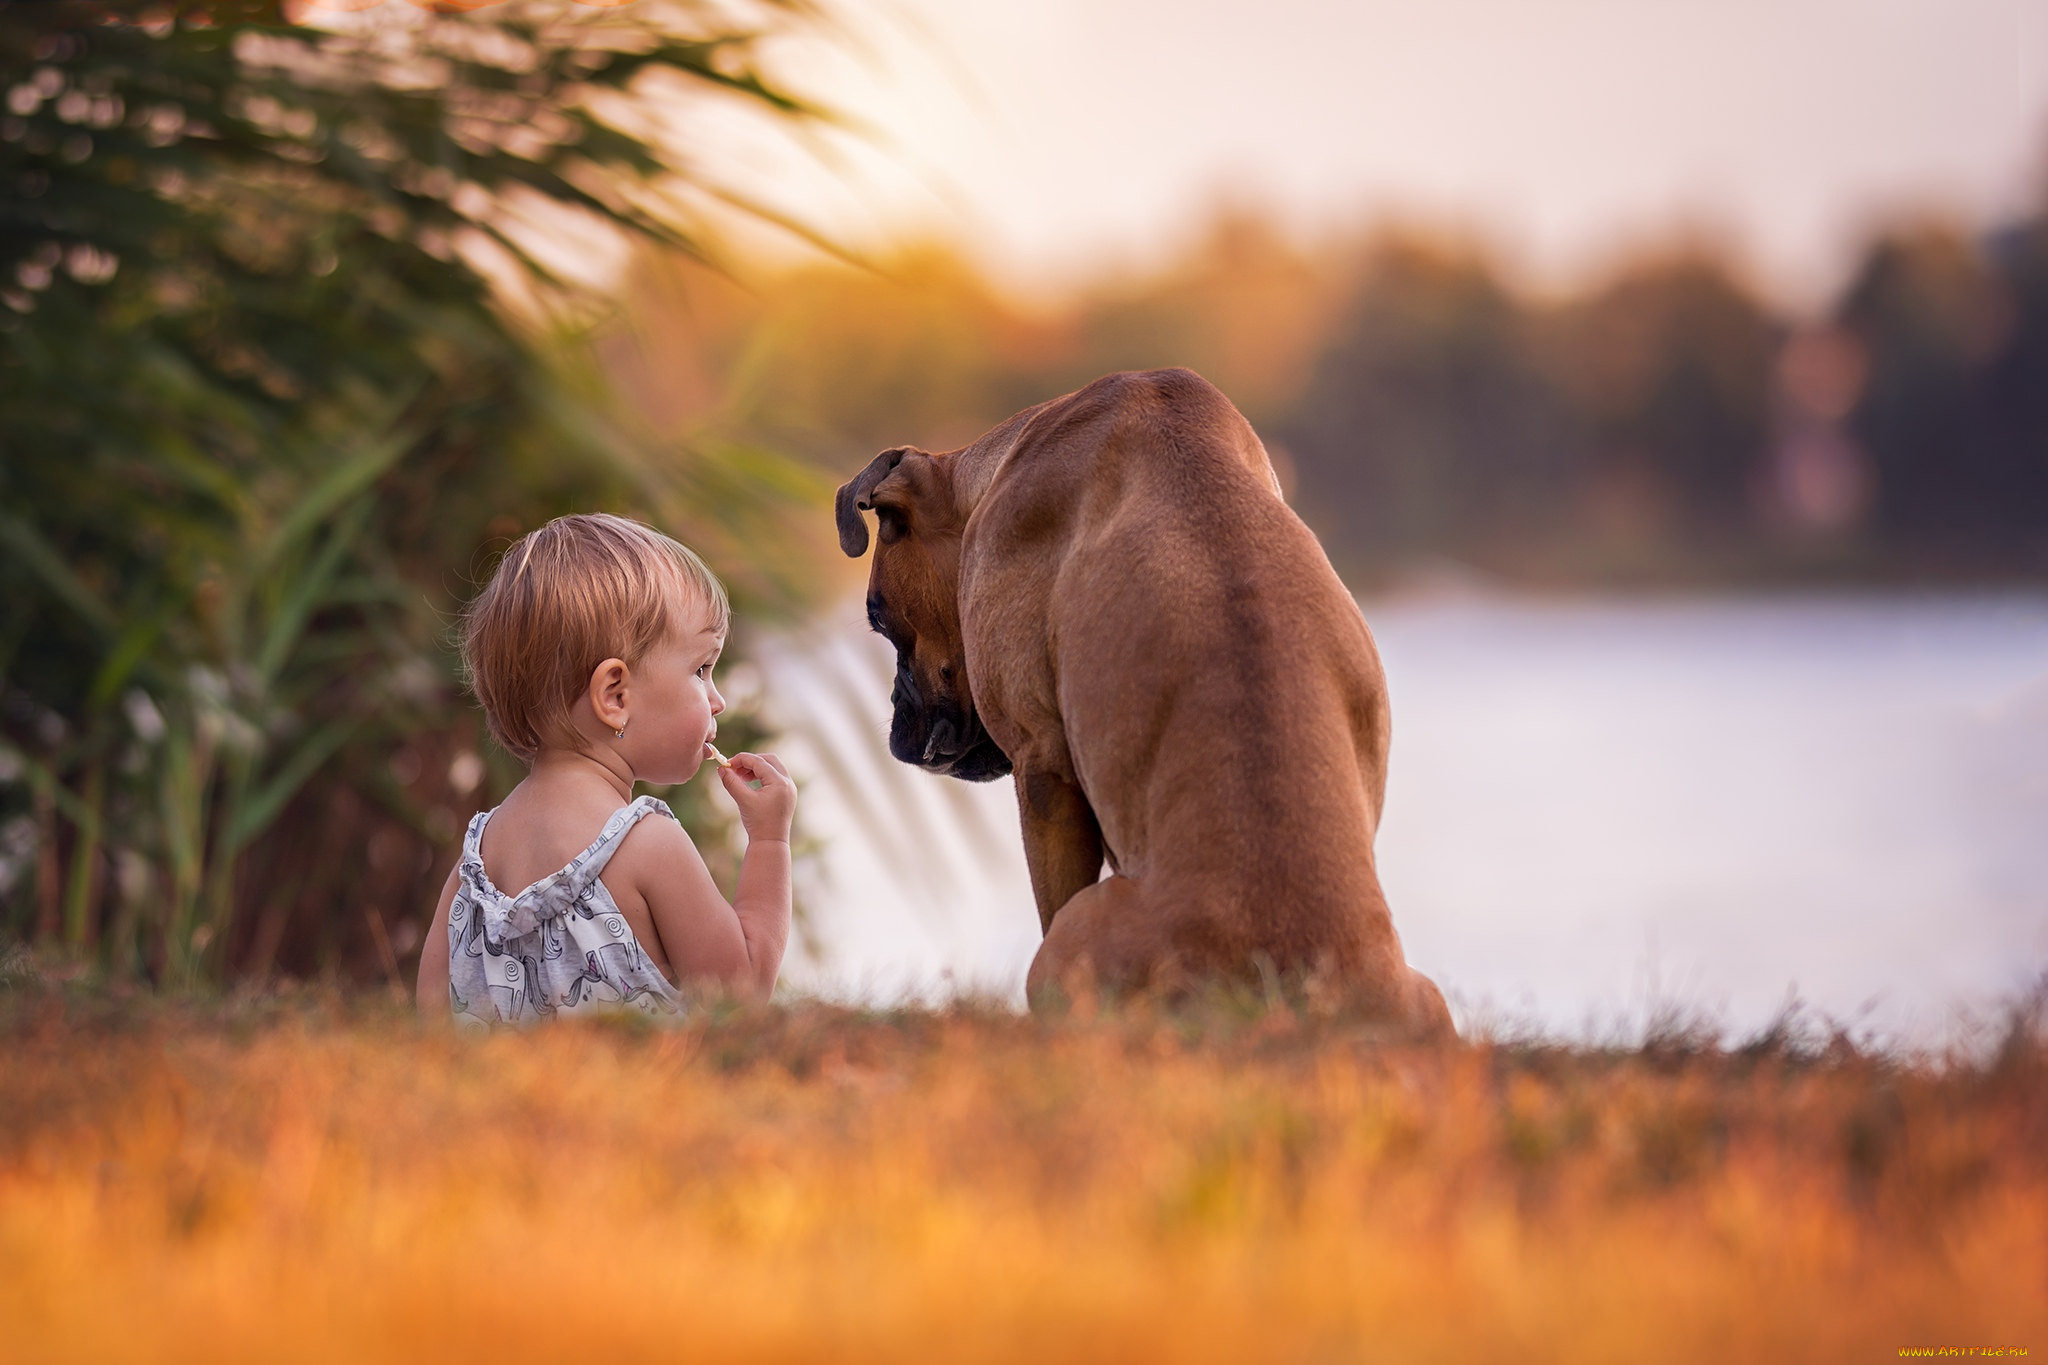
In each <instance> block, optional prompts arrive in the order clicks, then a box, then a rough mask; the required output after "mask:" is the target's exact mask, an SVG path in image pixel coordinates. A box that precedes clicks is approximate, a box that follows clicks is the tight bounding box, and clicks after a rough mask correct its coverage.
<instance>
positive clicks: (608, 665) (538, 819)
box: [418, 515, 796, 1023]
mask: <svg viewBox="0 0 2048 1365" xmlns="http://www.w3.org/2000/svg"><path fill="white" fill-rule="evenodd" d="M730 621H731V612H730V609H729V608H728V606H727V604H726V598H725V589H724V588H723V587H721V586H720V584H719V582H718V580H717V579H716V578H714V577H712V574H711V571H710V570H709V569H707V568H705V566H704V563H703V561H701V560H699V559H698V558H697V556H696V555H694V554H692V553H691V552H690V551H689V550H688V549H686V548H684V547H683V546H682V545H679V544H677V543H676V542H675V541H673V540H671V539H669V538H668V537H667V536H665V535H662V534H661V533H660V532H658V531H655V530H652V529H650V528H649V527H646V526H642V525H641V524H640V523H638V522H634V521H627V520H626V519H624V518H622V517H614V516H606V515H596V516H570V517H558V518H557V519H555V520H554V521H551V522H549V523H548V524H547V525H545V526H543V527H541V528H540V529H539V530H538V531H535V532H533V533H532V534H531V535H528V536H526V537H524V538H523V539H521V540H520V541H518V542H517V543H516V544H514V545H513V546H512V548H511V549H510V550H509V551H507V552H506V554H505V557H504V558H503V559H502V560H500V561H499V562H498V566H497V568H496V569H495V570H494V571H493V572H492V574H491V579H490V582H488V583H487V584H485V585H484V589H483V591H482V592H481V593H479V594H478V595H477V598H476V600H475V601H473V602H472V603H470V605H469V609H468V610H467V611H466V612H465V613H464V616H463V625H462V653H463V663H464V666H465V667H466V669H467V671H468V675H469V680H470V686H471V687H472V688H473V689H474V690H475V692H476V695H477V698H478V700H480V701H481V702H482V703H483V707H484V717H485V720H486V721H487V722H488V724H489V726H490V731H491V735H492V737H493V738H495V739H496V740H497V741H498V743H500V744H502V745H504V746H505V748H506V749H508V750H509V751H511V752H512V753H513V754H516V755H517V756H518V757H520V758H521V759H524V760H525V761H526V762H527V763H528V765H529V766H530V771H529V772H528V773H527V776H526V779H525V780H524V781H522V782H521V783H520V784H519V785H518V786H516V787H514V788H513V789H512V792H511V794H510V795H509V796H507V797H506V798H505V800H504V803H503V804H502V805H500V806H499V807H498V808H497V809H496V810H491V811H485V812H484V813H482V814H480V815H478V816H477V817H476V818H475V819H473V820H471V821H470V822H469V833H468V834H467V836H465V837H464V839H463V842H462V856H461V858H460V859H459V860H458V861H457V862H456V864H455V870H454V871H453V872H451V873H450V874H449V876H448V884H447V885H446V886H445V887H443V888H442V890H441V902H440V905H439V906H438V907H437V908H436V909H435V911H434V924H433V928H431V929H430V930H428V932H427V938H426V945H425V947H424V948H423V949H422V951H421V953H420V976H419V988H418V1000H419V1008H420V1010H421V1012H422V1013H424V1014H428V1015H434V1014H438V1013H439V1012H440V1010H441V1009H442V1008H443V1002H444V1000H445V1001H446V1003H447V1004H448V1005H452V1006H453V1007H454V1010H455V1015H456V1018H457V1019H458V1020H462V1021H478V1020H480V1021H483V1022H486V1023H497V1022H525V1021H528V1020H532V1019H536V1018H548V1017H552V1016H554V1015H557V1014H572V1013H575V1012H577V1011H579V1010H584V1009H588V1008H590V1007H592V1006H607V1005H610V1006H617V1005H628V1006H634V1007H638V1008H641V1009H646V1010H651V1011H655V1012H665V1011H672V1010H676V1009H679V1008H681V1005H682V995H681V993H680V991H679V988H684V987H688V986H689V985H691V984H693V983H695V984H700V985H704V986H709V987H712V988H715V989H721V990H729V991H736V992H739V993H741V994H746V995H754V996H765V995H767V994H768V992H769V991H770V989H772V988H773V987H774V985H775V973H776V970H777V969H778V968H779V967H780V966H781V964H782V950H783V946H784V945H785V944H786V943H787V942H788V939H789V918H790V881H789V824H790V817H791V816H792V815H793V814H794V813H795V811H796V787H795V785H794V784H793V783H792V782H791V781H790V779H789V774H788V772H787V771H785V770H784V768H783V766H782V764H781V762H780V761H779V760H777V759H776V758H775V757H774V756H773V755H769V754H737V755H735V756H734V757H733V758H732V760H731V765H730V766H729V767H725V766H722V767H721V768H720V769H719V774H718V776H719V780H720V782H721V783H723V785H724V787H725V790H726V792H727V794H728V795H730V796H731V797H732V799H733V803H734V804H735V805H737V806H738V807H739V813H740V820H741V823H742V824H743V825H744V826H745V828H746V833H747V851H746V855H745V857H744V859H743V860H742V861H741V863H740V876H739V886H738V889H737V891H736V894H735V895H734V897H733V903H732V904H730V905H728V904H727V903H726V901H725V898H724V897H723V896H721V895H720V894H719V892H718V888H717V886H716V885H715V884H714V883H713V882H712V880H711V873H710V872H709V870H707V869H706V868H705V866H704V859H703V858H702V857H701V856H700V855H699V854H698V852H697V848H696V846H695V845H694V844H692V843H691V842H690V838H689V836H688V835H687V834H685V833H683V828H682V826H681V825H679V824H677V823H676V819H675V816H674V814H673V813H672V812H671V811H670V810H669V808H668V807H667V806H666V805H664V804H662V803H661V802H660V801H657V800H655V799H654V798H653V797H651V796H643V797H640V798H639V799H638V800H635V799H633V784H634V783H635V782H650V783H672V782H682V781H685V780H687V779H688V778H689V777H690V776H691V775H692V774H694V773H695V772H696V771H697V769H698V768H699V767H700V766H701V765H702V764H703V763H704V762H705V761H706V759H709V758H715V757H716V756H717V752H718V751H717V750H716V749H715V748H714V747H713V746H712V742H711V741H712V739H713V737H714V736H715V735H716V734H717V732H718V720H717V717H718V713H719V712H721V711H723V710H724V709H725V699H724V698H723V697H721V696H719V695H718V687H717V685H716V684H714V683H713V682H712V681H711V670H712V666H713V665H714V664H716V663H717V662H718V654H719V651H720V650H721V649H722V648H724V645H725V635H726V628H727V626H728V625H729V624H730ZM754 782H757V783H759V784H760V785H759V786H758V787H754V786H751V785H749V784H750V783H754ZM650 816H651V817H654V818H651V819H650V818H648V817H650ZM517 887H524V888H525V889H524V890H523V891H516V892H515V891H511V890H508V889H507V888H517Z"/></svg>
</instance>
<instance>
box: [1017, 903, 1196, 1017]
mask: <svg viewBox="0 0 2048 1365" xmlns="http://www.w3.org/2000/svg"><path fill="white" fill-rule="evenodd" d="M1144 899H1145V896H1144V889H1143V888H1142V887H1141V886H1139V884H1138V883H1137V882H1135V881H1133V880H1132V879H1131V878H1129V877H1121V876H1119V877H1105V878H1103V879H1102V880H1101V881H1099V882H1096V883H1095V884H1094V885H1092V886H1089V887H1087V888H1085V889H1084V890H1082V891H1080V892H1079V893H1078V894H1076V895H1075V896H1073V897H1072V898H1071V899H1069V900H1068V901H1067V903H1066V904H1065V905H1063V906H1061V907H1060V911H1059V914H1058V915H1056V916H1054V918H1053V922H1052V927H1051V928H1049V929H1047V930H1046V934H1045V942H1044V943H1041V944H1040V945H1038V955H1037V956H1036V957H1034V958H1032V959H1031V971H1030V974H1029V975H1027V976H1026V977H1025V979H1024V996H1025V999H1027V1000H1028V1001H1030V1003H1031V1007H1032V1008H1033V1009H1043V1008H1045V1007H1046V1006H1048V1005H1050V1004H1052V1003H1054V1002H1056V1001H1059V1000H1061V999H1066V1000H1072V999H1075V998H1076V997H1078V996H1081V995H1084V994H1092V993H1094V992H1096V991H1106V992H1109V993H1110V994H1113V995H1114V994H1120V993H1124V992H1128V991H1133V990H1140V989H1143V988H1144V987H1145V986H1147V985H1150V984H1152V976H1153V970H1154V968H1156V967H1160V966H1162V965H1163V964H1164V962H1165V960H1166V959H1165V957H1163V956H1162V953H1163V950H1164V945H1162V944H1161V943H1159V942H1158V941H1157V940H1158V934H1159V921H1158V917H1157V916H1156V915H1153V914H1150V913H1148V911H1147V909H1146V907H1145V904H1144Z"/></svg>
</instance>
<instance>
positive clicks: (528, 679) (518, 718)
mask: <svg viewBox="0 0 2048 1365" xmlns="http://www.w3.org/2000/svg"><path fill="white" fill-rule="evenodd" d="M692 604H695V605H699V606H702V607H704V608H705V609H707V610H708V612H709V613H710V617H711V625H712V627H713V628H714V629H715V630H717V632H718V633H719V634H721V635H723V634H724V633H725V631H726V629H727V627H728V626H729V625H730V624H731V622H732V607H731V605H730V604H729V603H728V602H727V600H726V596H725V586H724V585H723V584H721V583H720V582H719V581H718V578H717V576H716V575H715V574H713V573H712V572H711V570H710V569H709V568H707V567H705V564H704V561H703V560H701V559H699V558H697V556H696V555H695V554H693V553H692V552H691V551H690V549H689V547H688V546H686V545H683V544H681V543H680V542H678V541H676V540H672V539H671V538H669V537H668V536H665V535H663V534H662V533H661V532H659V531H657V530H655V529H654V528H653V527H651V526H644V525H642V524H641V523H639V522H637V521H628V520H627V519H626V518H624V517H615V516H612V515H610V514H609V513H605V512H597V513H591V514H587V515H581V514H579V515H576V516H567V517H556V518H555V519H554V520H553V521H551V522H549V523H548V524H547V525H545V526H543V527H541V528H540V529H539V530H537V531H532V532H529V533H528V534H526V535H524V536H521V537H520V538H519V539H518V540H516V541H514V542H513V543H512V547H511V548H510V549H508V550H507V551H505V554H504V557H503V558H502V559H500V560H499V561H498V563H497V565H496V567H495V568H493V569H492V571H491V577H490V580H489V581H488V582H486V583H485V584H484V587H483V591H482V592H479V593H478V594H477V595H476V597H475V598H474V599H473V600H472V601H471V602H470V604H469V606H468V607H467V608H466V609H465V610H464V611H463V613H462V667H463V673H464V676H465V678H466V679H467V681H468V683H469V687H470V690H471V691H472V692H474V693H475V694H476V699H477V700H478V701H480V702H482V703H483V708H484V720H485V722H486V723H487V724H488V725H489V726H490V730H491V738H493V739H495V740H497V741H498V743H500V744H502V745H504V746H505V748H506V749H507V750H508V751H509V752H510V753H512V754H514V755H515V756H517V757H519V758H521V759H524V760H525V761H527V762H529V763H530V762H532V761H533V757H534V755H535V754H537V753H539V752H540V750H541V747H542V746H543V745H544V744H547V743H549V742H554V743H560V742H562V741H563V740H565V739H568V738H570V737H571V736H573V734H574V731H573V729H572V728H571V725H570V719H569V717H570V715H571V713H572V710H573V708H574V707H575V705H576V701H577V699H578V698H579V697H581V696H582V695H583V693H584V689H585V688H587V687H588V686H589V685H590V675H591V673H592V671H593V670H595V669H596V667H597V666H598V665H599V664H601V663H603V662H604V661H605V660H606V659H612V658H617V659H623V660H625V661H626V663H628V664H636V663H638V662H640V660H641V659H643V658H645V657H646V655H647V651H648V650H650V649H652V648H654V647H655V646H656V645H658V644H660V643H662V642H663V641H664V640H666V639H667V638H669V637H670V636H671V635H672V634H673V633H674V632H675V631H676V630H678V629H680V628H681V623H682V622H683V621H684V620H685V619H686V616H685V609H686V608H687V607H688V606H689V605H692Z"/></svg>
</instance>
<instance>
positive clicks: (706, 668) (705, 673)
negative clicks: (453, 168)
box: [697, 664, 711, 678]
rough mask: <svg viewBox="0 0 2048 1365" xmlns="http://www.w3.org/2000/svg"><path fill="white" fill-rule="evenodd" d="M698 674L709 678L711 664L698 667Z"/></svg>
mask: <svg viewBox="0 0 2048 1365" xmlns="http://www.w3.org/2000/svg"><path fill="white" fill-rule="evenodd" d="M697 676H698V677H700V678H709V677H710V676H711V665H710V664H705V665H704V666H703V667H702V668H700V669H698V670H697Z"/></svg>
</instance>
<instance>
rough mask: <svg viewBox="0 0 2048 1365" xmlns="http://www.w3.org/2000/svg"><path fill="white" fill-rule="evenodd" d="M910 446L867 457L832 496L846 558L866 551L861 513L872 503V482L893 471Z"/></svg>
mask: <svg viewBox="0 0 2048 1365" xmlns="http://www.w3.org/2000/svg"><path fill="white" fill-rule="evenodd" d="M911 450H912V447H910V446H898V447H896V449H894V450H885V451H883V452H882V453H881V454H879V455H877V456H875V458H874V459H872V460H869V461H868V467H867V468H866V469H863V470H862V471H861V472H860V473H858V474H856V475H854V476H853V477H852V478H851V479H849V480H847V481H846V482H845V483H843V484H841V485H839V494H838V496H837V497H835V498H834V499H833V500H832V514H833V516H835V517H836V518H837V519H838V521H839V548H840V549H842V550H844V551H846V554H847V557H848V558H849V559H859V558H860V557H861V556H862V555H863V554H865V553H867V548H868V524H867V522H866V521H865V520H864V519H862V517H861V513H862V512H865V511H867V510H868V509H869V508H871V507H873V506H874V503H873V502H872V501H871V499H872V498H873V497H874V492H875V485H877V484H879V483H880V482H881V481H882V480H884V479H886V478H888V477H889V476H890V475H891V474H893V473H895V472H896V466H897V465H899V464H901V463H903V457H904V456H905V455H908V454H910V453H911Z"/></svg>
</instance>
